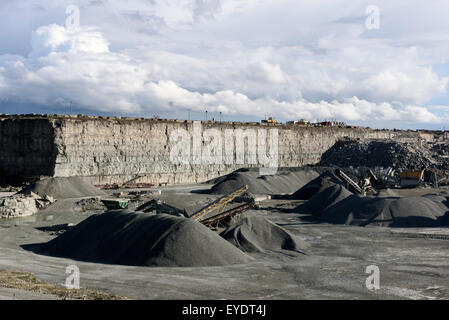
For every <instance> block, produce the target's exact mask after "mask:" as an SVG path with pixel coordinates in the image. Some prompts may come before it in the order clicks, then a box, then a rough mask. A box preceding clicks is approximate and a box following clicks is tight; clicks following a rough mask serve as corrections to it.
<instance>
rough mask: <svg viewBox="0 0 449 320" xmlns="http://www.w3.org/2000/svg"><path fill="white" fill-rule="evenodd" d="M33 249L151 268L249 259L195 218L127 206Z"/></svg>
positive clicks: (195, 265)
mask: <svg viewBox="0 0 449 320" xmlns="http://www.w3.org/2000/svg"><path fill="white" fill-rule="evenodd" d="M39 250H41V251H45V252H46V253H47V254H52V255H58V256H65V257H70V258H73V259H80V260H84V261H92V262H102V263H112V264H122V265H134V266H155V267H206V266H225V265H231V264H241V263H248V262H250V261H251V260H252V258H251V257H249V256H248V255H246V254H245V253H244V252H242V251H241V250H239V249H238V248H237V247H235V246H233V245H232V244H231V243H229V242H228V241H226V240H224V239H223V238H222V237H220V236H219V235H218V234H217V233H215V232H213V231H211V230H209V229H208V228H207V227H205V226H204V225H202V224H201V223H199V222H197V221H195V220H192V219H187V218H183V217H175V216H171V215H167V214H150V213H142V212H139V213H136V212H133V211H129V210H111V211H108V212H105V213H103V214H97V215H92V216H90V217H89V218H87V219H85V220H84V221H82V222H81V223H79V224H78V225H76V226H74V227H73V228H71V229H69V230H68V231H66V232H65V233H63V234H62V235H60V236H58V237H57V238H55V239H53V240H51V241H49V242H47V243H45V244H41V245H39Z"/></svg>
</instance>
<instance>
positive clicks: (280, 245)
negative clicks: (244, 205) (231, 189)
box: [220, 215, 309, 253]
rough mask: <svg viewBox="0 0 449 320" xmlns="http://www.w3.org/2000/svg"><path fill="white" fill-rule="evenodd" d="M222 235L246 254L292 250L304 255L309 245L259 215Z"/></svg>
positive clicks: (235, 225)
mask: <svg viewBox="0 0 449 320" xmlns="http://www.w3.org/2000/svg"><path fill="white" fill-rule="evenodd" d="M220 235H221V236H222V237H223V238H224V239H226V240H227V241H229V242H230V243H232V244H233V245H235V246H236V247H238V248H240V249H241V250H243V251H245V252H265V251H266V250H271V251H279V250H291V251H296V252H301V253H304V252H303V251H304V249H306V248H308V247H309V245H308V244H307V243H306V242H305V241H303V240H301V239H299V238H297V237H296V236H295V235H293V234H291V233H290V232H288V231H287V230H285V229H284V228H282V227H280V226H278V225H277V224H274V223H273V222H271V221H269V220H268V219H266V218H265V217H262V216H259V215H247V216H245V217H244V218H242V219H241V220H240V221H238V222H237V223H236V224H234V225H232V226H231V227H229V228H228V229H226V230H224V231H222V232H221V233H220Z"/></svg>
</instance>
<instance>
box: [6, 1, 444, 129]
mask: <svg viewBox="0 0 449 320" xmlns="http://www.w3.org/2000/svg"><path fill="white" fill-rule="evenodd" d="M93 3H94V2H89V1H87V0H85V1H80V2H79V6H80V7H81V29H80V30H78V31H77V32H69V31H68V30H67V29H66V28H64V27H63V26H61V25H58V24H57V23H55V22H54V21H53V22H52V21H48V23H47V24H44V25H42V26H40V27H38V28H36V29H35V30H30V34H31V35H32V36H31V38H30V39H28V41H30V43H31V51H30V52H28V53H27V54H21V55H17V54H3V55H0V101H8V102H9V103H14V102H17V103H31V104H41V105H46V106H49V107H55V109H57V108H60V107H61V105H62V104H66V103H67V102H68V101H70V100H73V101H74V103H75V104H76V105H77V106H80V107H82V108H85V109H90V110H93V111H95V110H97V111H104V112H108V111H110V112H123V113H146V112H147V111H148V110H150V109H151V110H155V109H158V110H166V111H169V110H173V111H175V110H183V109H186V108H188V109H193V110H198V111H203V110H204V109H205V108H207V109H208V110H209V111H221V112H223V113H224V114H234V115H239V114H241V115H246V116H259V117H263V115H264V114H266V113H268V114H273V115H276V116H279V117H283V118H290V119H291V118H306V119H309V120H315V119H331V118H337V119H339V120H353V121H370V120H400V121H410V122H422V123H437V122H441V121H445V118H443V116H441V115H440V116H437V114H439V113H440V111H441V110H442V109H441V108H440V109H435V108H433V109H432V108H430V107H426V106H425V104H426V103H427V102H428V101H430V100H432V99H433V98H435V97H438V96H441V95H444V94H446V93H447V84H448V81H449V79H448V78H447V77H443V76H441V75H438V73H437V72H436V71H435V70H434V67H433V65H434V64H438V63H442V62H444V61H445V60H444V59H445V58H444V52H447V51H445V49H447V48H449V46H447V44H446V43H447V41H446V40H447V37H446V35H445V34H444V32H443V31H442V30H440V31H438V29H437V26H438V27H441V25H439V24H433V23H429V24H428V25H426V24H424V23H422V24H421V27H422V28H423V30H422V32H421V33H418V32H417V33H416V34H413V35H410V36H409V37H406V38H404V32H403V31H402V30H401V29H400V28H398V29H394V27H392V26H391V24H389V23H388V22H389V21H393V20H394V19H393V18H394V17H396V18H397V19H399V20H400V21H401V22H403V23H406V22H404V21H403V19H402V18H401V17H402V15H403V14H404V11H403V10H404V9H403V8H401V10H402V11H395V10H397V9H398V7H400V6H399V5H396V4H391V3H388V4H387V3H385V4H383V5H381V15H382V17H384V20H382V22H381V30H379V32H378V33H377V35H376V34H375V33H369V32H368V31H367V30H365V29H364V18H365V17H364V15H365V7H366V6H364V4H363V3H362V4H357V5H354V6H353V7H352V8H350V9H349V8H347V5H346V6H345V7H343V6H342V4H343V3H346V2H343V1H327V0H320V1H316V2H307V3H306V2H304V3H302V5H301V6H298V4H297V2H294V1H290V0H283V1H279V2H271V1H265V0H264V1H260V0H252V1H240V0H232V1H219V0H196V1H193V0H183V1H168V0H154V1H144V0H132V1H128V2H127V3H126V5H125V4H124V3H123V2H122V1H116V0H109V1H97V2H95V3H96V5H94V4H93ZM68 4H70V3H69V1H63V0H60V1H59V0H58V1H56V0H53V1H42V2H41V3H40V6H42V8H40V9H39V10H40V11H39V12H40V15H41V16H45V14H43V13H42V12H50V13H51V14H50V13H49V19H50V17H51V19H54V16H55V12H58V10H60V12H61V18H60V19H59V20H60V21H61V23H63V21H65V6H66V5H68ZM415 5H416V6H417V8H408V7H407V10H421V9H420V8H421V7H420V6H419V4H417V3H415ZM440 5H441V6H442V9H443V8H446V7H447V5H446V4H445V3H444V2H440ZM5 6H6V5H5ZM10 6H11V7H10V8H13V7H14V8H18V7H21V8H22V9H23V8H26V7H27V4H26V2H24V1H17V2H15V4H12V3H11V5H10ZM6 7H8V6H6ZM28 9H29V11H32V10H34V9H32V8H30V7H28ZM5 10H6V8H5ZM36 10H37V9H36ZM27 12H28V11H27ZM413 12H414V13H415V14H417V13H416V12H415V11H413ZM399 13H401V15H399ZM440 14H441V13H437V15H440ZM11 15H12V16H14V13H13V12H12V11H11ZM9 19H12V17H9ZM42 19H44V18H42ZM433 19H435V17H433ZM0 24H1V22H0ZM448 24H449V23H448ZM382 28H384V29H388V30H390V31H389V34H390V35H391V36H388V35H387V34H385V31H384V30H383V29H382ZM425 34H432V35H433V39H434V40H435V41H433V42H432V50H429V42H428V38H426V37H424V36H423V35H425ZM1 39H2V35H1V32H0V41H1ZM404 39H405V40H404ZM12 52H14V50H12ZM433 112H436V113H433Z"/></svg>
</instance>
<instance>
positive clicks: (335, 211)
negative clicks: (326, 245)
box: [317, 195, 449, 228]
mask: <svg viewBox="0 0 449 320" xmlns="http://www.w3.org/2000/svg"><path fill="white" fill-rule="evenodd" d="M448 204H449V201H448V198H447V197H443V196H437V195H425V196H422V197H404V198H395V197H389V198H388V197H383V198H378V197H362V196H358V195H350V196H348V197H347V198H345V199H343V200H341V201H340V202H338V203H336V204H335V205H333V206H332V207H330V208H328V209H327V210H325V211H324V212H322V213H321V214H320V215H319V216H318V217H317V219H318V220H319V221H321V222H326V223H333V224H346V225H356V226H368V225H371V226H384V227H402V228H406V227H440V226H447V225H449V221H448V214H447V213H448V212H449V211H448Z"/></svg>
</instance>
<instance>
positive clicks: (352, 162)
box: [321, 140, 438, 170]
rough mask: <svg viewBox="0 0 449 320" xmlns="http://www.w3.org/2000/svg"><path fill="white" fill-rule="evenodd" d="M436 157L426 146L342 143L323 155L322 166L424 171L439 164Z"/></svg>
mask: <svg viewBox="0 0 449 320" xmlns="http://www.w3.org/2000/svg"><path fill="white" fill-rule="evenodd" d="M435 155H436V154H435V152H432V150H430V148H429V147H428V146H427V145H426V144H422V145H420V144H418V143H415V144H412V143H408V142H407V143H406V142H397V141H391V140H387V141H386V140H366V141H363V140H342V141H337V142H336V143H335V145H334V146H332V147H331V148H330V149H329V150H328V151H326V152H325V153H324V154H323V155H322V157H321V164H322V165H331V164H332V165H336V166H339V167H349V166H352V167H362V166H364V167H369V168H374V167H384V168H387V167H393V168H396V169H401V170H421V169H423V168H425V167H427V166H430V165H434V164H437V163H438V159H436V158H435Z"/></svg>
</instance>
